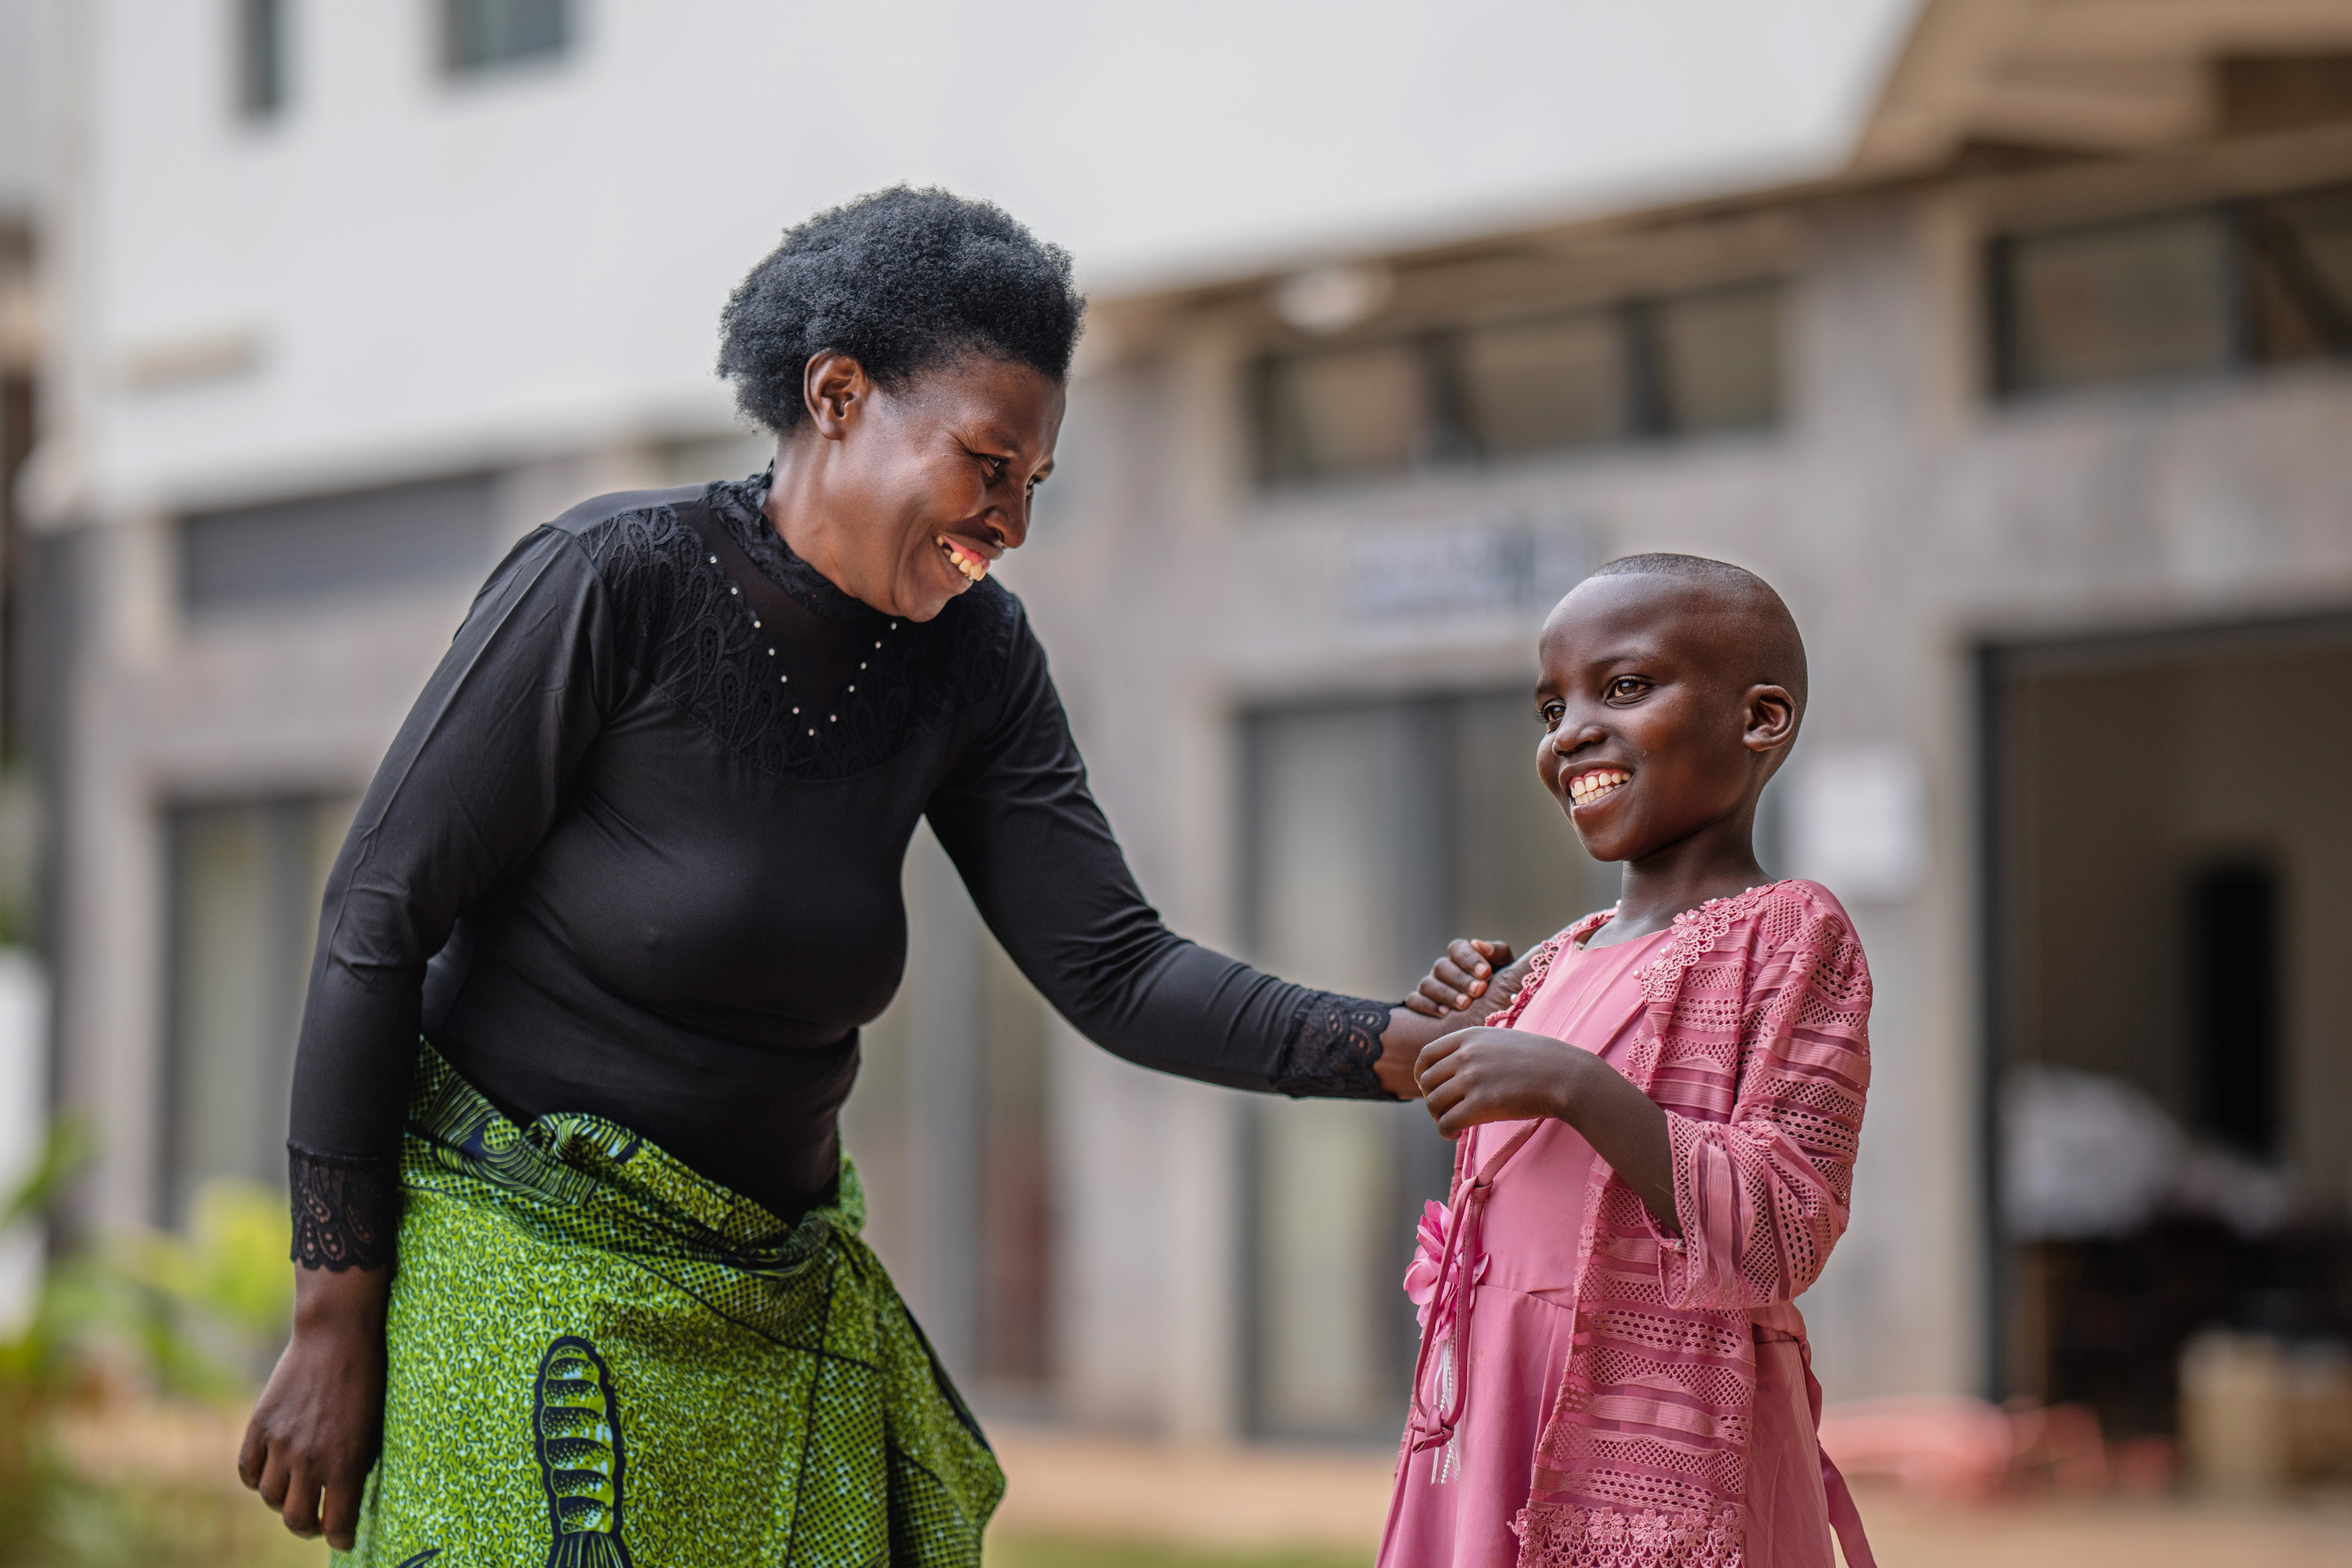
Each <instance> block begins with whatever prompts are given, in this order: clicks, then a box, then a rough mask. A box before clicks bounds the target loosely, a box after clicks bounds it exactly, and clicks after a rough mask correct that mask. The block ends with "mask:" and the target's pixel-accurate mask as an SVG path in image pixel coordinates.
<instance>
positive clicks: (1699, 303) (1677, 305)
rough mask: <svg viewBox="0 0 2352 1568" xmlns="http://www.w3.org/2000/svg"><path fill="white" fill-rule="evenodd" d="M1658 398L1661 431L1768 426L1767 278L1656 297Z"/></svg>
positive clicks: (1774, 339)
mask: <svg viewBox="0 0 2352 1568" xmlns="http://www.w3.org/2000/svg"><path fill="white" fill-rule="evenodd" d="M1655 310H1656V321H1657V327H1656V331H1657V348H1658V372H1659V397H1660V401H1661V402H1662V403H1663V405H1664V409H1663V414H1664V418H1663V421H1662V422H1663V423H1664V426H1665V427H1666V428H1667V429H1668V430H1671V431H1678V432H1688V433H1691V434H1697V433H1699V432H1702V431H1708V430H1738V429H1743V428H1748V427H1751V426H1761V425H1769V424H1770V423H1771V422H1772V419H1773V417H1774V416H1775V415H1777V414H1778V413H1779V412H1780V289H1777V288H1774V287H1771V286H1769V285H1762V286H1751V287H1748V288H1744V289H1718V290H1717V291H1715V292H1713V293H1707V294H1691V295H1686V296H1685V297H1683V298H1681V299H1678V300H1661V301H1660V302H1659V303H1658V305H1657V306H1656V307H1655Z"/></svg>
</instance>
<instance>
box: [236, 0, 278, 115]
mask: <svg viewBox="0 0 2352 1568" xmlns="http://www.w3.org/2000/svg"><path fill="white" fill-rule="evenodd" d="M286 7H287V0H236V109H237V112H238V113H240V114H242V115H243V116H245V118H247V120H272V119H275V118H277V115H278V110H282V109H284V108H285V107H286Z"/></svg>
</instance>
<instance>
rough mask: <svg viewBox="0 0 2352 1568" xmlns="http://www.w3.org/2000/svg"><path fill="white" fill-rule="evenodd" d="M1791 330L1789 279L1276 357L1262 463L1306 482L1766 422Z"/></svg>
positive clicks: (1264, 383)
mask: <svg viewBox="0 0 2352 1568" xmlns="http://www.w3.org/2000/svg"><path fill="white" fill-rule="evenodd" d="M1258 387H1259V400H1260V408H1259V436H1260V443H1261V444H1260V448H1259V450H1260V464H1259V469H1260V474H1261V476H1262V478H1263V479H1265V482H1266V483H1267V484H1269V485H1293V484H1303V483H1312V482H1315V481H1318V480H1323V479H1347V478H1351V477H1360V476H1368V475H1374V474H1381V473H1393V472H1395V471H1397V470H1398V469H1401V468H1408V467H1411V466H1412V465H1414V464H1419V463H1431V462H1447V461H1455V460H1465V459H1478V458H1486V459H1493V460H1507V459H1510V458H1520V457H1527V456H1532V455H1537V454H1540V453H1545V452H1555V451H1562V450H1567V449H1570V448H1573V447H1585V446H1591V445H1593V444H1594V443H1597V442H1604V441H1622V440H1625V439H1628V438H1632V437H1672V436H1684V435H1701V434H1706V433H1708V432H1712V431H1718V430H1732V429H1740V428H1749V427H1755V426H1767V425H1769V424H1771V423H1772V421H1773V420H1774V419H1775V418H1777V417H1778V416H1779V414H1780V286H1779V285H1778V284H1773V283H1749V284H1744V285H1741V286H1739V287H1737V288H1731V289H1714V290H1709V291H1706V292H1704V293H1695V294H1689V295H1676V296H1668V297H1665V298H1663V299H1654V300H1626V301H1623V302H1622V303H1620V304H1617V305H1614V306H1611V307H1608V308H1606V309H1600V310H1579V311H1572V312H1566V313H1559V314H1553V315H1546V316H1537V317H1531V318H1523V319H1521V320H1517V321H1498V322H1491V323H1483V324H1480V325H1475V326H1471V327H1467V328H1463V329H1459V330H1452V331H1435V332H1430V333H1425V334H1423V335H1422V336H1419V337H1416V338H1412V339H1405V340H1397V341H1392V342H1380V343H1369V344H1359V345H1350V346H1348V347H1343V348H1318V349H1310V350H1302V351H1297V352H1294V353H1279V354H1273V355H1269V356H1268V357H1267V358H1265V360H1263V361H1261V362H1260V363H1259V366H1258Z"/></svg>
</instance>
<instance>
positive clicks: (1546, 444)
mask: <svg viewBox="0 0 2352 1568" xmlns="http://www.w3.org/2000/svg"><path fill="white" fill-rule="evenodd" d="M1625 369H1626V367H1625V334H1624V332H1623V331H1622V328H1621V324H1620V323H1619V321H1617V320H1616V318H1615V317H1614V316H1613V315H1612V313H1610V312H1608V311H1603V310H1585V311H1580V312H1579V313H1577V314H1575V315H1572V316H1555V317H1553V318H1551V319H1550V320H1549V321H1526V322H1514V323H1511V324H1509V325H1505V326H1496V327H1479V328H1475V329H1474V330H1472V331H1468V332H1465V333H1464V334H1463V340H1462V385H1463V395H1464V397H1465V400H1466V402H1467V404H1468V407H1469V415H1470V419H1471V424H1472V428H1474V429H1475V430H1476V431H1477V433H1478V446H1479V448H1480V450H1482V451H1484V452H1486V453H1487V454H1488V455H1489V456H1493V457H1517V456H1518V455H1519V454H1520V453H1523V452H1545V451H1550V450H1552V449H1553V448H1555V447H1580V446H1584V445H1586V444H1587V443H1589V442H1593V441H1612V440H1617V439H1619V438H1621V437H1623V436H1625V435H1626V434H1627V433H1628V432H1629V430H1630V428H1631V423H1632V412H1633V410H1632V405H1631V402H1630V400H1629V397H1628V393H1629V391H1630V388H1629V386H1628V384H1627V379H1626V374H1625Z"/></svg>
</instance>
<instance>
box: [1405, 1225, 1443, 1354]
mask: <svg viewBox="0 0 2352 1568" xmlns="http://www.w3.org/2000/svg"><path fill="white" fill-rule="evenodd" d="M1450 1217H1451V1216H1450V1215H1448V1214H1447V1213H1446V1212H1445V1205H1444V1204H1440V1203H1426V1204H1423V1205H1421V1228H1420V1229H1419V1230H1418V1231H1417V1232H1415V1233H1414V1236H1413V1248H1412V1262H1411V1263H1409V1264H1407V1265H1406V1266H1405V1270H1404V1293H1405V1297H1406V1299H1407V1300H1410V1301H1412V1321H1414V1322H1416V1323H1418V1324H1420V1325H1421V1326H1422V1328H1423V1330H1426V1329H1427V1328H1428V1327H1429V1304H1430V1302H1431V1301H1433V1300H1435V1299H1436V1296H1437V1275H1438V1269H1439V1267H1440V1265H1439V1263H1438V1259H1440V1258H1444V1256H1445V1226H1446V1222H1447V1220H1448V1219H1449V1218H1450Z"/></svg>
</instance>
